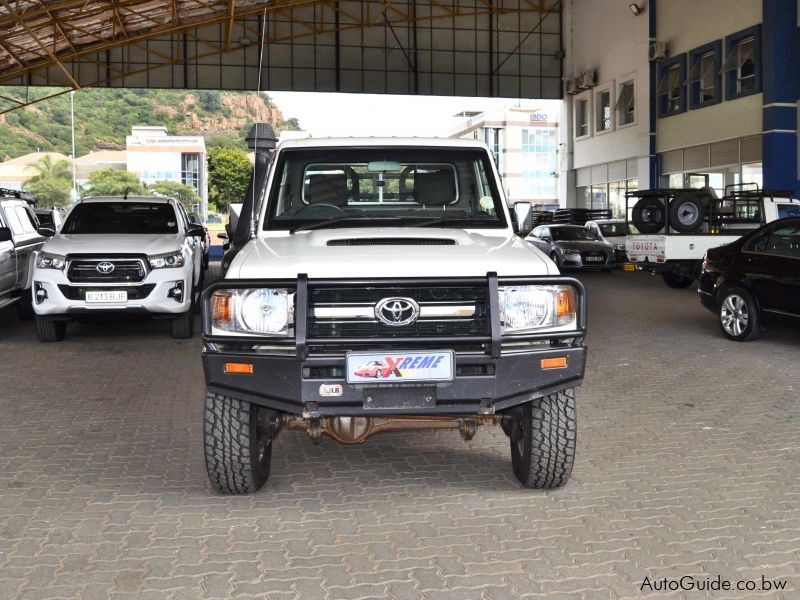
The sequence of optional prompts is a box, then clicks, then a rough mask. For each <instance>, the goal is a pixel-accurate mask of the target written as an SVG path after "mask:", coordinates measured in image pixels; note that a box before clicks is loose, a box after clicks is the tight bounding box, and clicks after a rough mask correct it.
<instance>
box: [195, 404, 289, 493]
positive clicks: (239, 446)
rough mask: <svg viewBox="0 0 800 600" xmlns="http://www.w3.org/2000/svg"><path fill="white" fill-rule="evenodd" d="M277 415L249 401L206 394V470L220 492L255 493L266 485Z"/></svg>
mask: <svg viewBox="0 0 800 600" xmlns="http://www.w3.org/2000/svg"><path fill="white" fill-rule="evenodd" d="M276 415H277V413H274V412H272V411H269V410H266V409H263V408H261V407H260V406H257V405H255V404H251V403H249V402H243V401H241V400H236V399H235V398H229V397H227V396H222V395H219V394H214V393H212V392H207V393H206V408H205V428H204V443H205V454H206V471H207V472H208V479H209V481H210V482H211V486H212V487H213V488H214V489H215V490H216V491H218V492H220V493H223V494H251V493H253V492H256V491H258V490H259V489H260V488H261V487H262V486H263V485H264V484H265V483H266V481H267V479H269V471H270V463H271V462H272V440H273V438H274V432H275V431H276V427H275V421H274V418H275V417H276Z"/></svg>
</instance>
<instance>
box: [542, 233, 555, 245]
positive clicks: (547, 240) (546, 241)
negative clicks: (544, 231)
mask: <svg viewBox="0 0 800 600" xmlns="http://www.w3.org/2000/svg"><path fill="white" fill-rule="evenodd" d="M541 240H542V241H543V242H544V243H546V244H552V243H553V238H551V237H550V236H549V235H546V236H544V237H543V238H541Z"/></svg>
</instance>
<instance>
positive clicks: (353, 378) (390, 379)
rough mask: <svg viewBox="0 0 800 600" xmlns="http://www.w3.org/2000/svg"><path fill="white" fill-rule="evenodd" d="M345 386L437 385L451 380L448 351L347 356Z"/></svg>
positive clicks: (452, 358)
mask: <svg viewBox="0 0 800 600" xmlns="http://www.w3.org/2000/svg"><path fill="white" fill-rule="evenodd" d="M345 371H346V373H347V377H346V380H347V383H360V384H366V385H383V384H392V385H397V384H403V383H416V384H420V383H422V384H427V383H441V382H448V381H453V379H455V352H453V351H452V350H424V351H414V350H409V351H386V352H379V351H375V352H348V353H347V355H346V357H345Z"/></svg>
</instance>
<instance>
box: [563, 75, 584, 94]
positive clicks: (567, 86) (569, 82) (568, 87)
mask: <svg viewBox="0 0 800 600" xmlns="http://www.w3.org/2000/svg"><path fill="white" fill-rule="evenodd" d="M564 91H565V92H566V93H567V94H569V95H570V96H574V95H575V94H577V93H578V92H580V91H581V90H580V88H579V87H578V80H577V79H575V78H574V77H567V78H566V79H565V80H564Z"/></svg>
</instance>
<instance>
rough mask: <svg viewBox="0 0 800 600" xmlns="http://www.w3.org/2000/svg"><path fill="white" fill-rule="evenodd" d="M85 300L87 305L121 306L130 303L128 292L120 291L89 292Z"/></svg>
mask: <svg viewBox="0 0 800 600" xmlns="http://www.w3.org/2000/svg"><path fill="white" fill-rule="evenodd" d="M84 299H85V300H86V303H87V304H120V303H123V302H127V301H128V292H127V291H125V290H119V291H102V292H97V291H87V292H86V294H85V296H84Z"/></svg>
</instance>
